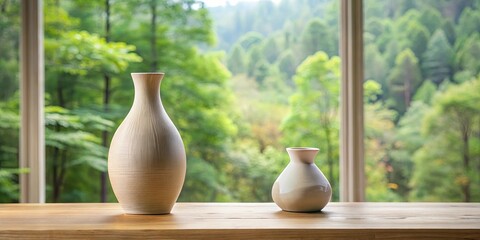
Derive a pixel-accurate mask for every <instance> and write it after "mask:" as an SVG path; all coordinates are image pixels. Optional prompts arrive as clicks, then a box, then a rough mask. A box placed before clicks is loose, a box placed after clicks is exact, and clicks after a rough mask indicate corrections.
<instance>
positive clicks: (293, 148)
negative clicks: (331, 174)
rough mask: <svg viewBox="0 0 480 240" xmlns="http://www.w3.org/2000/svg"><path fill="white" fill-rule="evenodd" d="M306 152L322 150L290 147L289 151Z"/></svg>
mask: <svg viewBox="0 0 480 240" xmlns="http://www.w3.org/2000/svg"><path fill="white" fill-rule="evenodd" d="M304 150H314V151H319V150H320V149H318V148H315V147H288V148H287V151H304Z"/></svg>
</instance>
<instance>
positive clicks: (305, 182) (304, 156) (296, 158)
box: [272, 148, 332, 212]
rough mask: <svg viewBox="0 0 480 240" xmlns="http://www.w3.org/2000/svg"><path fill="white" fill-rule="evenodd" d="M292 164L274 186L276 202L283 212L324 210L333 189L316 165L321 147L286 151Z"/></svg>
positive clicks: (273, 195)
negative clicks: (316, 158)
mask: <svg viewBox="0 0 480 240" xmlns="http://www.w3.org/2000/svg"><path fill="white" fill-rule="evenodd" d="M287 152H288V155H289V156H290V163H289V164H288V165H287V167H286V168H285V169H284V170H283V172H282V173H281V174H280V176H278V178H277V180H276V181H275V183H274V184H273V188H272V198H273V201H274V202H275V203H276V204H277V205H278V206H279V207H280V208H281V209H282V210H284V211H289V212H316V211H321V210H322V209H323V208H324V207H325V205H327V203H328V202H329V201H330V198H331V196H332V187H331V186H330V183H329V182H328V180H327V178H326V177H325V176H324V175H323V173H322V172H321V171H320V169H319V168H318V167H317V166H316V165H315V163H314V162H313V161H314V158H315V156H316V155H317V153H318V148H287Z"/></svg>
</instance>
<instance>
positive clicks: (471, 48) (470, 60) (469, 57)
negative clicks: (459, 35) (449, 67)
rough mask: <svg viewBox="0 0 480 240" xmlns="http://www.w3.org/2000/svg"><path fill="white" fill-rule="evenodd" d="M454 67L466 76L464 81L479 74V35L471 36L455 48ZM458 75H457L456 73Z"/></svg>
mask: <svg viewBox="0 0 480 240" xmlns="http://www.w3.org/2000/svg"><path fill="white" fill-rule="evenodd" d="M456 49H458V50H457V51H456V52H455V57H454V66H455V69H456V71H457V72H459V73H460V74H462V73H463V74H464V75H465V74H466V75H467V76H466V78H467V79H465V80H469V79H470V78H471V77H474V76H477V75H478V74H479V73H480V62H479V61H478V59H480V33H475V34H472V35H471V36H470V37H468V38H467V39H465V40H464V41H461V44H458V45H457V46H456ZM457 74H458V73H457Z"/></svg>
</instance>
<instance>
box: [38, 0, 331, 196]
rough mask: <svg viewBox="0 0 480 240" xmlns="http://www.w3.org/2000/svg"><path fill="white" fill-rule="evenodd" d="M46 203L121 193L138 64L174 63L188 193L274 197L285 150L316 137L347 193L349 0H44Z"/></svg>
mask: <svg viewBox="0 0 480 240" xmlns="http://www.w3.org/2000/svg"><path fill="white" fill-rule="evenodd" d="M45 58H46V61H45V62H46V88H45V91H46V94H45V95H46V98H47V99H46V109H45V112H46V123H47V125H46V144H47V146H46V147H47V185H48V192H47V200H48V201H49V202H65V201H73V202H78V201H85V202H96V201H116V200H115V196H114V195H113V193H112V191H111V189H110V184H109V183H108V178H105V177H106V175H105V174H102V172H104V171H105V170H106V153H107V149H108V147H109V143H110V141H111V137H112V134H113V132H114V131H115V129H116V128H117V127H118V125H119V124H120V122H121V121H122V120H123V118H124V117H125V115H126V113H127V112H128V110H129V109H130V106H131V104H132V100H133V85H132V81H131V78H130V74H129V73H130V72H152V71H162V72H165V73H166V75H165V79H164V81H163V82H162V87H161V88H162V101H163V105H164V106H165V108H166V111H167V112H168V113H169V116H170V118H171V119H172V121H173V122H174V123H175V125H176V126H177V128H178V129H179V131H180V134H181V135H182V138H183V140H184V143H185V147H186V150H187V166H188V167H187V176H186V180H185V184H184V187H183V191H182V193H181V195H180V199H179V201H271V189H272V185H273V182H274V181H275V179H276V177H277V176H278V175H279V174H280V172H281V171H282V170H283V168H285V166H286V164H287V163H288V161H289V159H288V155H287V153H286V151H285V147H288V146H305V147H307V146H308V147H319V148H320V154H319V155H318V157H317V159H318V160H317V164H318V166H319V167H320V169H322V170H323V172H324V173H325V175H326V176H327V178H329V180H330V182H331V183H332V185H333V187H334V197H333V199H334V200H338V158H339V149H338V146H339V144H338V138H339V117H338V112H339V111H338V108H339V86H340V84H339V81H340V78H339V74H340V73H339V72H340V65H339V64H340V63H339V58H338V2H337V1H334V0H322V1H307V0H303V1H292V0H282V1H239V2H238V3H237V2H235V3H234V2H230V3H228V1H204V3H202V2H195V1H190V0H188V1H187V0H185V1H167V0H163V1H150V0H136V1H93V0H89V1H85V0H81V1H80V0H78V1H71V0H68V1H65V0H60V1H59V0H45Z"/></svg>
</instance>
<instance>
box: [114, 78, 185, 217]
mask: <svg viewBox="0 0 480 240" xmlns="http://www.w3.org/2000/svg"><path fill="white" fill-rule="evenodd" d="M163 76H164V74H163V73H132V78H133V83H134V86H135V98H134V101H133V105H132V108H131V109H130V112H129V113H128V115H127V116H126V117H125V119H124V121H123V122H122V123H121V124H120V126H119V127H118V129H117V131H116V132H115V134H114V136H113V139H112V143H111V144H110V150H109V153H108V173H109V177H110V182H111V184H112V188H113V191H114V193H115V196H116V197H117V199H118V202H119V203H120V205H121V206H122V208H123V209H124V211H125V212H126V213H130V214H167V213H170V211H171V209H172V208H173V205H174V204H175V202H176V201H177V198H178V196H179V194H180V191H181V189H182V186H183V182H184V180H185V172H186V155H185V148H184V145H183V141H182V138H181V137H180V134H179V132H178V130H177V129H176V127H175V125H174V124H173V122H172V121H171V120H170V118H169V117H168V115H167V113H166V112H165V110H164V108H163V105H162V101H161V99H160V93H159V89H160V85H161V81H162V79H163Z"/></svg>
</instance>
